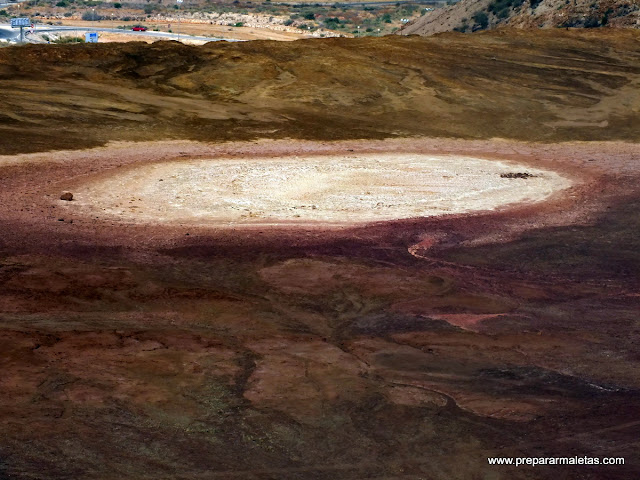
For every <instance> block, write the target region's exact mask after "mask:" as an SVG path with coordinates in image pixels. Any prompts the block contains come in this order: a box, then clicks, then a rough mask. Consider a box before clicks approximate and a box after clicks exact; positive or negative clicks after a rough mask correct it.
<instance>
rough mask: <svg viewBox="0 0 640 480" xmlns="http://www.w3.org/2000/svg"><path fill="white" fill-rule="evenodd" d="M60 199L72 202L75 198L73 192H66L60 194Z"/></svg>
mask: <svg viewBox="0 0 640 480" xmlns="http://www.w3.org/2000/svg"><path fill="white" fill-rule="evenodd" d="M60 200H66V201H67V202H70V201H71V200H73V193H71V192H64V193H63V194H62V195H60Z"/></svg>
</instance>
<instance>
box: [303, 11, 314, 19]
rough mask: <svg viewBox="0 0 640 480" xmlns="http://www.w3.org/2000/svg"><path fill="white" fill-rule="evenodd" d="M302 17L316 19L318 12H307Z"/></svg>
mask: <svg viewBox="0 0 640 480" xmlns="http://www.w3.org/2000/svg"><path fill="white" fill-rule="evenodd" d="M302 18H304V19H305V20H315V19H316V14H315V13H313V12H307V13H305V14H304V15H303V16H302Z"/></svg>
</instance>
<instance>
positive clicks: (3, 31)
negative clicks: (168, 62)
mask: <svg viewBox="0 0 640 480" xmlns="http://www.w3.org/2000/svg"><path fill="white" fill-rule="evenodd" d="M11 32H15V34H13V35H11ZM36 32H38V33H46V32H53V33H55V32H99V33H100V32H102V33H119V34H127V35H138V36H141V37H155V38H164V39H166V40H180V39H189V40H197V41H201V42H221V41H222V42H242V41H243V40H236V39H229V38H220V37H201V36H195V35H186V34H183V33H181V34H179V35H178V34H177V33H168V32H151V31H149V30H147V31H146V32H134V31H132V30H122V29H119V28H102V27H74V26H67V25H42V24H39V25H37V26H36ZM18 35H19V29H14V30H12V29H11V25H10V24H0V39H7V38H15V37H17V36H18Z"/></svg>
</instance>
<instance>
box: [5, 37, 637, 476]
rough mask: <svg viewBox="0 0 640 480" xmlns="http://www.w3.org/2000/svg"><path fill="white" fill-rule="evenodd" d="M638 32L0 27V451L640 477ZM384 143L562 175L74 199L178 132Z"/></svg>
mask: <svg viewBox="0 0 640 480" xmlns="http://www.w3.org/2000/svg"><path fill="white" fill-rule="evenodd" d="M94 48H95V49H94ZM639 54H640V50H639V49H638V35H637V34H636V33H634V32H613V33H612V32H605V33H593V32H587V33H584V34H579V33H576V32H546V33H544V34H538V33H535V34H534V33H527V32H501V33H488V34H482V35H474V36H466V37H462V38H461V36H437V37H434V38H430V39H423V38H415V37H412V38H403V37H393V38H380V39H366V40H350V39H340V40H326V41H317V42H314V41H300V42H293V43H288V44H287V46H286V48H285V46H284V44H278V43H274V42H248V43H244V44H237V45H229V44H225V45H222V44H217V45H206V46H203V47H185V46H179V45H173V44H164V45H152V46H147V45H142V44H126V45H98V46H97V47H96V46H64V47H62V46H51V47H49V46H40V47H15V48H5V49H0V88H2V91H3V92H4V93H5V95H3V96H2V97H0V135H1V137H0V150H1V151H2V156H0V219H1V222H2V223H1V224H2V228H1V229H0V372H1V373H0V387H1V388H0V429H1V430H0V431H2V435H1V436H0V479H3V480H4V479H80V478H82V479H114V480H115V479H123V478H127V479H162V478H167V479H168V478H171V479H214V478H222V479H227V478H228V479H232V478H242V479H260V480H262V479H336V478H340V479H363V478H372V479H539V478H567V479H593V480H595V479H627V478H634V477H636V476H637V475H638V474H639V473H640V464H639V460H640V459H639V458H638V454H637V451H638V436H637V432H638V428H639V427H640V400H639V399H640V355H639V350H638V339H639V334H640V330H639V327H640V324H639V320H638V312H639V311H640V282H639V281H638V271H640V253H639V252H640V240H639V237H638V231H639V229H640V217H639V216H638V208H639V207H640V187H639V186H638V185H640V167H639V165H640V164H639V160H640V158H639V156H640V151H639V149H638V144H637V142H638V141H639V140H640V134H639V129H638V125H640V122H639V116H640V103H639V97H638V93H637V92H638V90H637V85H638V81H639V80H640V66H639V65H638V63H637V59H638V55H639ZM338 67H339V68H338ZM400 154H402V155H417V154H420V155H433V156H442V155H450V156H459V157H462V158H480V159H484V160H487V161H491V162H508V163H509V164H513V165H517V166H518V168H517V169H515V170H514V171H513V172H508V173H507V174H505V175H507V176H505V177H501V179H502V180H501V181H509V182H520V184H522V185H523V186H525V185H527V183H526V182H531V181H534V180H535V179H534V178H530V177H528V176H527V174H528V173H529V172H534V171H537V170H544V171H551V172H556V173H557V174H558V175H560V176H562V177H563V178H566V179H568V180H570V185H569V186H568V187H567V188H564V189H561V190H558V191H556V192H555V193H553V194H552V195H551V196H549V197H547V198H545V199H544V200H541V201H537V202H526V201H525V202H521V203H518V204H509V205H505V206H502V207H497V208H492V209H490V210H480V211H474V212H469V213H455V212H453V213H450V214H448V215H437V216H429V217H412V218H404V219H396V220H386V221H381V222H372V223H368V222H364V223H362V222H358V221H357V218H353V217H351V218H350V219H348V220H347V221H345V222H342V223H340V224H335V223H334V224H331V225H326V224H323V223H322V222H314V223H305V222H296V220H295V217H294V219H293V220H292V219H288V220H287V221H283V222H281V223H280V224H274V223H273V222H271V223H269V224H262V223H260V222H257V223H250V224H247V225H235V226H234V225H228V224H224V223H220V222H216V221H211V220H210V219H207V218H206V217H203V218H200V219H199V220H198V221H192V222H184V223H180V222H176V221H164V220H162V219H160V218H158V219H156V220H152V219H149V218H147V217H144V216H140V217H137V216H131V215H122V216H120V217H118V216H117V215H114V214H113V212H111V213H109V212H106V213H100V208H101V205H100V204H99V203H98V204H95V203H94V204H92V208H90V209H87V208H84V207H82V205H81V201H83V195H85V192H84V191H83V186H86V185H90V184H91V185H92V184H93V183H92V182H94V183H95V182H99V181H107V180H109V181H115V180H114V179H116V180H117V179H118V178H121V176H122V175H124V174H127V172H131V171H133V169H136V168H141V167H150V166H153V165H164V164H166V163H167V162H174V163H175V164H180V163H181V162H183V163H185V164H186V163H188V162H194V161H198V160H205V159H220V160H229V159H243V160H246V162H247V164H250V162H252V161H254V160H255V159H257V158H259V159H265V158H271V157H274V158H276V157H277V158H295V157H296V156H297V157H309V156H314V157H326V158H327V159H329V158H330V156H341V157H346V158H348V157H349V156H350V155H352V156H356V155H368V156H370V157H372V158H375V156H376V155H380V156H383V155H385V156H389V155H400ZM162 180H163V181H167V180H166V179H164V178H163V179H162ZM158 181H159V179H158ZM211 181H212V182H215V181H216V178H212V179H211ZM65 191H69V192H71V193H73V194H74V200H71V201H65V200H61V199H60V196H61V194H62V193H64V192H65ZM464 193H465V192H464V191H461V195H462V194H464ZM96 198H98V197H96ZM100 198H102V197H100ZM141 198H143V197H142V196H141V192H137V191H127V192H124V193H123V194H122V195H121V199H122V202H121V204H122V205H121V206H122V208H123V209H125V208H126V210H127V211H131V210H134V211H135V207H136V205H137V202H143V200H139V199H141ZM119 205H120V204H119ZM78 207H82V208H78ZM104 208H106V207H104ZM493 456H500V457H510V456H517V457H573V456H579V457H584V456H588V457H624V458H625V464H624V465H616V466H602V465H601V466H586V465H577V466H536V467H533V466H520V467H517V468H516V467H508V466H491V465H488V462H487V457H493Z"/></svg>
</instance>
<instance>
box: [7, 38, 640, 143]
mask: <svg viewBox="0 0 640 480" xmlns="http://www.w3.org/2000/svg"><path fill="white" fill-rule="evenodd" d="M639 38H640V33H639V32H636V31H632V30H624V31H622V30H615V31H614V30H606V31H604V30H603V31H584V32H579V33H578V32H565V31H556V30H554V31H545V32H525V31H516V32H511V33H509V34H506V33H501V32H496V33H486V34H482V35H479V36H475V37H474V38H473V42H470V41H469V40H468V39H467V38H466V37H464V36H462V35H458V34H448V35H445V36H437V37H434V38H420V37H411V38H404V37H385V38H367V39H359V40H356V39H326V40H302V41H296V42H292V43H291V42H289V43H287V44H284V43H278V42H267V41H265V42H247V43H235V44H226V43H213V44H208V45H206V46H201V47H189V46H185V45H180V44H176V43H167V42H162V43H157V44H154V45H151V46H147V45H145V44H139V43H131V44H124V45H115V44H109V45H84V46H25V47H17V48H6V49H2V50H0V88H1V89H2V92H3V96H2V98H0V112H1V113H0V114H1V115H2V116H1V117H0V120H1V121H0V134H1V135H2V136H3V137H5V138H10V139H11V141H8V142H3V143H2V145H1V146H0V148H1V149H2V151H3V152H24V151H33V150H43V149H50V148H78V147H82V146H93V145H98V144H101V143H104V142H106V141H108V140H110V139H120V140H152V139H155V138H185V139H195V140H205V141H209V140H225V139H251V138H259V137H268V138H283V137H296V138H309V139H344V138H381V137H393V136H406V135H430V136H445V137H446V136H456V137H462V138H492V137H503V138H514V139H522V140H541V141H543V140H544V141H555V140H571V139H574V140H597V139H623V140H640V124H639V121H640V113H639V111H638V104H639V102H640V93H639V92H640V88H638V86H639V83H640V66H639V65H638V62H637V52H638V48H637V45H638V39H639Z"/></svg>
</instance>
